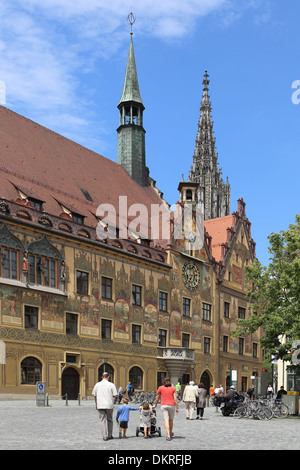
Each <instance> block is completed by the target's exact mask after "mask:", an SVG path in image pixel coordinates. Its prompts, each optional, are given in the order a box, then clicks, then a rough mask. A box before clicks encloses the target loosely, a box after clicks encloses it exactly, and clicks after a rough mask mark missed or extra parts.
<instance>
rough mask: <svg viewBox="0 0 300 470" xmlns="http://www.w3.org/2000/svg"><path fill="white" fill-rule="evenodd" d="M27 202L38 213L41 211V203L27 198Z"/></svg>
mask: <svg viewBox="0 0 300 470" xmlns="http://www.w3.org/2000/svg"><path fill="white" fill-rule="evenodd" d="M28 202H30V203H31V204H32V205H33V207H35V208H36V209H38V210H39V211H41V210H43V203H42V201H39V200H38V199H33V198H31V197H29V198H28Z"/></svg>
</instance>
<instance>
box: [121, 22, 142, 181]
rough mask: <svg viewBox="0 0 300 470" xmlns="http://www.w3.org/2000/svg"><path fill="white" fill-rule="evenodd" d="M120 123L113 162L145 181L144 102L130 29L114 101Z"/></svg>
mask: <svg viewBox="0 0 300 470" xmlns="http://www.w3.org/2000/svg"><path fill="white" fill-rule="evenodd" d="M131 25H132V23H131ZM118 109H119V111H120V125H119V127H118V129H117V132H118V151H117V162H118V163H119V165H121V166H122V167H123V168H124V169H125V170H126V171H127V173H128V174H129V175H130V176H131V178H132V179H133V180H134V181H136V182H137V183H138V184H140V185H141V186H145V185H146V168H145V164H146V158H145V133H146V131H145V129H144V128H143V112H144V109H145V107H144V105H143V102H142V98H141V94H140V89H139V82H138V76H137V70H136V63H135V56H134V49H133V41H132V32H131V37H130V45H129V52H128V58H127V65H126V72H125V80H124V86H123V93H122V96H121V99H120V101H119V104H118Z"/></svg>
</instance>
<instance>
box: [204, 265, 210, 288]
mask: <svg viewBox="0 0 300 470" xmlns="http://www.w3.org/2000/svg"><path fill="white" fill-rule="evenodd" d="M210 289H211V272H210V267H209V266H205V265H203V269H202V290H203V291H204V292H207V293H209V294H210Z"/></svg>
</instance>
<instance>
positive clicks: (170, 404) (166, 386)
mask: <svg viewBox="0 0 300 470" xmlns="http://www.w3.org/2000/svg"><path fill="white" fill-rule="evenodd" d="M156 393H157V395H156V400H155V403H154V406H153V408H156V406H157V404H158V402H159V399H160V398H161V409H162V412H163V417H164V422H165V428H166V432H167V441H170V440H171V438H172V436H173V435H174V433H173V421H174V416H175V408H176V413H178V412H179V410H178V400H177V395H176V390H175V387H173V385H172V384H171V380H170V379H168V378H165V379H164V382H163V385H162V386H161V387H159V388H158V390H157V392H156Z"/></svg>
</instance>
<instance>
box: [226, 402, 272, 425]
mask: <svg viewBox="0 0 300 470" xmlns="http://www.w3.org/2000/svg"><path fill="white" fill-rule="evenodd" d="M233 417H234V418H238V419H241V418H252V419H264V420H269V419H271V418H272V417H273V412H272V410H271V408H270V407H269V406H267V405H266V404H265V403H263V402H262V401H260V400H249V399H246V400H245V401H244V402H243V403H242V404H240V405H239V406H238V407H237V408H236V410H235V411H234V413H233Z"/></svg>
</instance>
